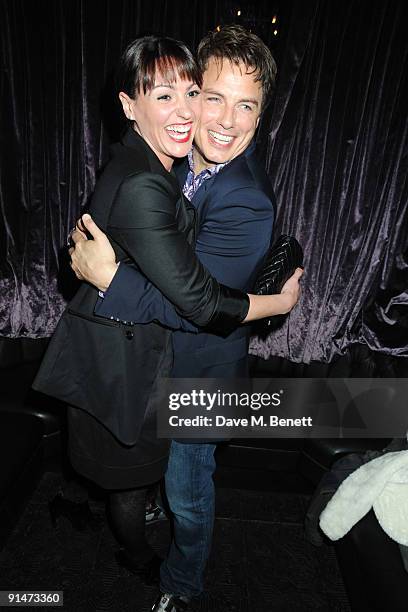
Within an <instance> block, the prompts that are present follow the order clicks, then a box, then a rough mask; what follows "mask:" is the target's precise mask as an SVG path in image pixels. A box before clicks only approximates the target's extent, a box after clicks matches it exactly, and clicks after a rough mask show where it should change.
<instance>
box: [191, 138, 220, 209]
mask: <svg viewBox="0 0 408 612" xmlns="http://www.w3.org/2000/svg"><path fill="white" fill-rule="evenodd" d="M187 157H188V165H189V167H190V170H189V172H188V174H187V178H186V182H185V183H184V186H183V193H184V195H185V196H186V198H187V199H188V200H190V201H191V200H192V198H193V196H194V195H195V192H196V191H197V189H199V188H200V187H201V185H202V184H203V183H204V181H206V180H207V179H209V178H211V177H212V176H214V175H215V174H218V172H219V171H220V170H221V169H222V168H223V167H224V166H226V165H227V164H228V162H224V163H223V164H216V165H215V166H210V167H209V168H204V170H201V172H200V173H199V174H197V176H196V175H195V174H194V159H193V149H191V150H190V151H189V152H188V155H187Z"/></svg>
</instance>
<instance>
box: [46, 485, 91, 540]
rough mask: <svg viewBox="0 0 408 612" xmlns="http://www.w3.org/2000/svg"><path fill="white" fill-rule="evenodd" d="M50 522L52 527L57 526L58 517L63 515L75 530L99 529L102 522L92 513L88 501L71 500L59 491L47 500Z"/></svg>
mask: <svg viewBox="0 0 408 612" xmlns="http://www.w3.org/2000/svg"><path fill="white" fill-rule="evenodd" d="M48 509H49V511H50V516H51V522H52V525H53V527H56V526H57V523H58V519H59V518H60V517H61V516H63V517H64V518H66V519H68V520H69V522H70V523H71V525H72V527H73V528H74V529H76V530H77V531H87V530H88V529H90V530H91V531H95V532H96V531H99V530H100V528H101V526H102V524H101V522H100V521H99V520H98V519H97V518H96V517H95V516H94V515H93V514H92V511H91V509H90V507H89V503H88V501H84V502H73V501H71V500H70V499H65V497H63V496H62V494H61V493H57V495H56V496H55V497H54V499H52V500H51V501H50V502H48Z"/></svg>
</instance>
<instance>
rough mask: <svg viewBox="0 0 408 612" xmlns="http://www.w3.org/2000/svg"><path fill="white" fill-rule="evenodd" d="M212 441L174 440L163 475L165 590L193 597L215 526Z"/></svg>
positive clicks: (199, 589) (162, 572)
mask: <svg viewBox="0 0 408 612" xmlns="http://www.w3.org/2000/svg"><path fill="white" fill-rule="evenodd" d="M215 447H216V445H215V444H181V443H180V442H175V441H173V442H172V444H171V449H170V457H169V464H168V468H167V472H166V476H165V483H166V493H167V497H168V501H169V506H170V510H171V511H172V513H173V521H174V525H173V539H172V542H171V545H170V549H169V553H168V555H167V558H166V559H165V560H164V561H163V563H162V565H161V568H160V588H161V590H162V591H163V592H165V593H172V594H174V595H186V596H189V597H193V596H194V595H199V594H200V593H201V592H202V591H203V574H204V568H205V565H206V562H207V559H208V556H209V554H210V547H211V539H212V532H213V525H214V506H215V494H214V482H213V479H212V476H213V473H214V470H215V459H214V451H215Z"/></svg>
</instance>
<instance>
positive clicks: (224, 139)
mask: <svg viewBox="0 0 408 612" xmlns="http://www.w3.org/2000/svg"><path fill="white" fill-rule="evenodd" d="M208 133H209V134H210V136H212V138H213V139H214V140H215V142H218V143H219V144H222V145H225V144H229V143H230V142H231V140H232V139H233V136H227V135H226V134H220V133H219V132H213V131H212V130H208Z"/></svg>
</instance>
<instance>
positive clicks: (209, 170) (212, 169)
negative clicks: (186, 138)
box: [187, 147, 231, 178]
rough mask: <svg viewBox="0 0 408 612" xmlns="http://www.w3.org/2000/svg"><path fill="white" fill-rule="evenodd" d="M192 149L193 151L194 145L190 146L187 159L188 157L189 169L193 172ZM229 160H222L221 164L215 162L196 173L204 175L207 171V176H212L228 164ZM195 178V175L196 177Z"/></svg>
mask: <svg viewBox="0 0 408 612" xmlns="http://www.w3.org/2000/svg"><path fill="white" fill-rule="evenodd" d="M193 151H194V147H192V148H191V149H190V151H189V152H188V154H187V159H188V166H189V168H190V171H191V172H193V174H194V158H193ZM230 161H231V160H229V161H226V162H223V163H222V164H215V166H209V167H208V168H204V170H201V172H199V174H197V176H200V175H205V174H207V173H208V176H209V177H210V176H213V175H214V174H218V172H219V171H220V170H221V169H222V168H224V166H226V165H227V164H229V162H230ZM196 178H197V177H196Z"/></svg>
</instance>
